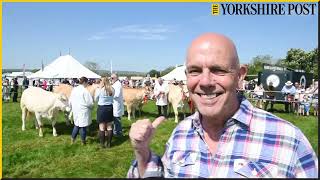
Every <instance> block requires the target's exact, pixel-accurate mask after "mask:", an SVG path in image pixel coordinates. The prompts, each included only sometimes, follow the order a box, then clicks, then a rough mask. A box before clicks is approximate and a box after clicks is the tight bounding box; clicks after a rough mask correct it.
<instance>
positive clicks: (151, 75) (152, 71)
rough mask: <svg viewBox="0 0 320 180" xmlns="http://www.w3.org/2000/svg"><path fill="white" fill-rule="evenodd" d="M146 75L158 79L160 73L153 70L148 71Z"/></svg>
mask: <svg viewBox="0 0 320 180" xmlns="http://www.w3.org/2000/svg"><path fill="white" fill-rule="evenodd" d="M147 74H150V77H160V72H159V71H157V70H155V69H152V70H150V71H149V72H148V73H147Z"/></svg>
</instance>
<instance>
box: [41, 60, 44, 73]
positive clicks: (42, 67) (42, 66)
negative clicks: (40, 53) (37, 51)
mask: <svg viewBox="0 0 320 180" xmlns="http://www.w3.org/2000/svg"><path fill="white" fill-rule="evenodd" d="M43 69H44V65H43V60H41V71H43Z"/></svg>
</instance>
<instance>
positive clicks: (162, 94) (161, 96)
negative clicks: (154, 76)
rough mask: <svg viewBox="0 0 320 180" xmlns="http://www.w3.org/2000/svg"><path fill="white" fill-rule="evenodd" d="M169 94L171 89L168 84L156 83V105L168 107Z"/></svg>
mask: <svg viewBox="0 0 320 180" xmlns="http://www.w3.org/2000/svg"><path fill="white" fill-rule="evenodd" d="M168 92H169V88H168V85H167V84H166V83H162V85H160V84H159V83H156V85H155V86H154V95H155V97H156V105H157V106H165V105H168Z"/></svg>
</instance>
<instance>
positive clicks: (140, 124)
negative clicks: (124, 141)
mask: <svg viewBox="0 0 320 180" xmlns="http://www.w3.org/2000/svg"><path fill="white" fill-rule="evenodd" d="M164 120H165V117H164V116H160V117H158V118H157V119H155V120H154V121H153V122H152V123H151V122H150V120H149V119H143V120H138V121H136V122H135V123H133V124H132V125H131V128H130V132H129V137H130V140H131V144H132V147H133V149H134V152H135V155H136V159H137V161H138V169H139V174H140V177H142V176H143V174H144V172H145V169H146V166H147V163H148V161H149V159H150V155H151V151H150V149H149V144H150V141H151V139H152V137H153V134H154V132H155V129H156V128H157V127H158V126H159V125H160V124H161V123H162V122H163V121H164Z"/></svg>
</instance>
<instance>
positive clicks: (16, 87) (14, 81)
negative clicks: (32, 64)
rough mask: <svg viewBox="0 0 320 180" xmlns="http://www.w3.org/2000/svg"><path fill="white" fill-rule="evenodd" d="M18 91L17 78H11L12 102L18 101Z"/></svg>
mask: <svg viewBox="0 0 320 180" xmlns="http://www.w3.org/2000/svg"><path fill="white" fill-rule="evenodd" d="M18 91H19V84H18V80H17V78H14V79H13V89H12V92H13V97H12V102H18Z"/></svg>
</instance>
